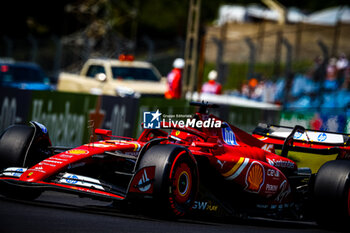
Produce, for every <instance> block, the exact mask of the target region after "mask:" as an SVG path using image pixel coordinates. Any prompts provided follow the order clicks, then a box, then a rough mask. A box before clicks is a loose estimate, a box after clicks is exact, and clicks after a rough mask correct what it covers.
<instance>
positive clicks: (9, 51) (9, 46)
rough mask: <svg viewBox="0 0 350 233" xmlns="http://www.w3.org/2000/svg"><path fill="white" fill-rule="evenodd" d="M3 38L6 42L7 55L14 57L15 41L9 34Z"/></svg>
mask: <svg viewBox="0 0 350 233" xmlns="http://www.w3.org/2000/svg"><path fill="white" fill-rule="evenodd" d="M2 38H3V40H4V42H5V44H6V57H12V56H13V41H12V40H11V39H10V37H8V36H3V37H2Z"/></svg>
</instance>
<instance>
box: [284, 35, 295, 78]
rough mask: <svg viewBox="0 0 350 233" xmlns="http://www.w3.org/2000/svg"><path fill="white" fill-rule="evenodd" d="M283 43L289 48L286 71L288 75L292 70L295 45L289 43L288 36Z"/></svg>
mask: <svg viewBox="0 0 350 233" xmlns="http://www.w3.org/2000/svg"><path fill="white" fill-rule="evenodd" d="M282 43H283V45H284V46H285V47H286V49H287V53H286V68H285V73H286V75H288V74H289V73H291V72H292V51H293V46H292V45H291V44H290V43H289V41H288V39H287V38H283V40H282Z"/></svg>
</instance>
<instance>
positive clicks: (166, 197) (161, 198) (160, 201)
mask: <svg viewBox="0 0 350 233" xmlns="http://www.w3.org/2000/svg"><path fill="white" fill-rule="evenodd" d="M149 166H155V167H156V171H155V178H154V193H153V196H154V203H155V204H156V206H157V207H158V208H157V209H158V210H161V211H162V212H166V213H167V214H168V215H170V216H183V215H185V214H187V213H188V212H189V211H190V209H191V208H192V206H193V204H194V201H195V198H196V196H197V192H198V183H199V181H198V179H199V177H198V168H197V163H196V161H195V159H194V158H193V156H192V155H191V154H190V152H189V151H188V150H187V149H185V148H184V147H181V146H176V145H156V146H153V147H151V148H150V149H149V150H148V151H146V153H145V154H144V155H143V157H142V159H141V161H140V164H139V168H143V167H149Z"/></svg>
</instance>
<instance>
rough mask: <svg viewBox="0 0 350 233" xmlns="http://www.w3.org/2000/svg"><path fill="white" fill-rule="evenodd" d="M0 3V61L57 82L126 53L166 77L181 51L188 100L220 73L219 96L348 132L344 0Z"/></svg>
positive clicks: (349, 19)
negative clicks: (26, 66)
mask: <svg viewBox="0 0 350 233" xmlns="http://www.w3.org/2000/svg"><path fill="white" fill-rule="evenodd" d="M1 8H2V9H3V11H2V14H1V15H0V18H1V20H0V25H1V30H0V57H1V58H4V59H5V58H6V59H13V60H15V61H29V62H34V63H36V64H38V65H40V67H42V69H43V70H44V72H45V73H46V74H47V76H48V77H49V78H50V80H51V82H52V83H54V84H55V83H57V79H58V76H59V74H60V72H63V71H64V72H71V73H78V72H79V71H80V70H81V68H82V66H83V64H84V62H86V61H87V60H88V59H89V58H99V57H104V58H118V56H119V55H120V54H132V55H134V56H135V60H143V61H148V62H150V63H152V64H153V65H154V66H155V67H157V68H158V70H159V71H160V73H161V75H162V76H167V74H168V72H169V71H170V70H171V69H172V68H173V67H172V65H173V61H174V59H175V58H178V57H181V58H184V59H185V61H186V67H185V71H184V72H185V73H184V83H183V88H184V90H185V92H186V93H187V94H188V95H187V98H190V99H191V98H194V99H196V98H199V97H198V95H196V94H198V93H200V90H201V87H202V85H203V83H204V82H206V81H208V74H209V72H210V71H211V70H216V71H217V82H218V83H220V84H221V85H222V92H221V94H222V95H223V96H225V98H226V97H230V98H231V97H232V98H233V100H234V101H236V102H240V101H243V100H249V101H255V102H253V105H254V104H255V105H256V106H258V103H269V104H271V105H268V106H269V107H271V106H273V107H272V108H271V109H275V110H276V109H282V110H283V111H282V112H280V114H281V118H280V121H279V122H277V123H281V124H286V125H288V124H294V123H296V122H299V123H300V120H304V121H305V122H307V123H305V124H306V126H307V127H309V128H314V129H327V130H332V131H338V132H349V131H350V130H349V127H350V126H349V125H350V124H349V123H348V120H347V119H348V115H350V112H349V108H350V94H349V88H350V87H349V83H350V72H349V64H348V60H347V59H348V57H349V56H350V46H349V36H350V8H349V2H348V1H345V0H344V1H332V0H331V1H319V0H307V1H287V0H279V1H272V0H262V1H258V0H255V1H246V0H244V1H243V0H241V1H240V0H216V1H210V0H177V1H170V0H147V1H141V0H51V1H44V0H35V1H19V0H12V1H4V2H2V4H1ZM193 70H194V71H193ZM234 98H236V99H234ZM209 100H211V99H210V98H209ZM212 100H216V99H214V98H213V99H212ZM218 102H219V103H223V102H222V98H221V99H220V100H218ZM230 103H231V102H230V101H226V102H224V104H230ZM242 103H243V102H242ZM251 104H252V102H247V104H246V105H247V106H251ZM233 105H234V104H233ZM243 105H244V104H243ZM264 106H265V105H261V108H264ZM332 114H333V115H334V116H336V119H335V120H334V121H335V122H336V124H337V125H335V126H334V124H333V123H332V122H333V118H331V117H330V115H332ZM333 115H332V116H333ZM328 121H330V123H329V125H328V126H325V127H324V128H322V127H323V126H322V124H323V123H325V122H328ZM339 122H341V123H339ZM331 123H332V124H333V126H332V124H331ZM332 127H333V128H332Z"/></svg>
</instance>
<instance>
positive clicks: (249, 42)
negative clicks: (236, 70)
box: [244, 37, 256, 79]
mask: <svg viewBox="0 0 350 233" xmlns="http://www.w3.org/2000/svg"><path fill="white" fill-rule="evenodd" d="M244 41H245V42H246V43H247V45H248V47H249V65H248V75H247V79H251V78H253V76H254V67H255V54H256V46H255V44H254V43H253V41H252V39H251V38H250V37H246V38H245V39H244Z"/></svg>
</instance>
